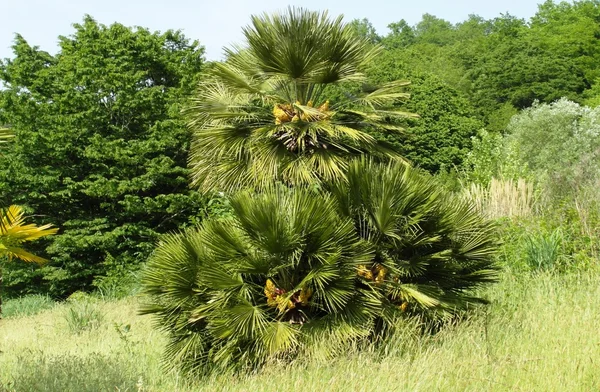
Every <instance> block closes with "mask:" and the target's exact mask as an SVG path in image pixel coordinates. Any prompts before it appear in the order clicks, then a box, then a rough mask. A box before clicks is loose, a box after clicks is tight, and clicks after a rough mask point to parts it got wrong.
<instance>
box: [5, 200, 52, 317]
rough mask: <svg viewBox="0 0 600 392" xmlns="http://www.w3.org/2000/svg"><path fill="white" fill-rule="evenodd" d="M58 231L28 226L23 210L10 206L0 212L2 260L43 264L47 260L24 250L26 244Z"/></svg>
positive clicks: (46, 227) (45, 227)
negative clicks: (18, 260)
mask: <svg viewBox="0 0 600 392" xmlns="http://www.w3.org/2000/svg"><path fill="white" fill-rule="evenodd" d="M57 231H58V229H56V228H52V225H49V224H48V225H43V226H36V225H35V224H26V223H25V216H24V212H23V209H22V208H21V207H19V206H14V205H13V206H10V207H9V208H7V209H4V210H0V259H6V260H8V261H11V260H13V259H20V260H22V261H25V262H32V263H42V262H44V261H45V260H44V259H43V258H41V257H39V256H36V255H34V254H31V253H29V252H27V251H26V250H25V249H23V245H24V244H25V243H26V242H30V241H35V240H37V239H39V238H42V237H45V236H48V235H52V234H56V232H57ZM1 287H2V269H0V288H1ZM1 313H2V298H1V297H0V314H1Z"/></svg>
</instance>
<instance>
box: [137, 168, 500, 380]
mask: <svg viewBox="0 0 600 392" xmlns="http://www.w3.org/2000/svg"><path fill="white" fill-rule="evenodd" d="M332 187H333V192H331V193H327V192H323V193H316V192H313V191H309V190H304V189H288V188H285V187H282V188H269V189H268V190H266V191H265V192H264V193H261V194H258V195H253V194H251V193H247V192H244V193H241V194H238V195H237V196H234V197H233V198H232V201H231V205H232V209H233V217H232V218H228V219H223V220H213V221H210V222H205V223H204V224H203V225H202V226H200V227H199V228H197V229H196V230H191V231H187V232H185V233H182V234H178V235H171V236H168V237H166V238H165V239H164V240H163V241H162V243H161V244H160V245H159V247H158V249H157V250H156V251H155V253H154V255H153V257H152V258H151V259H150V261H149V263H148V266H147V269H146V270H145V271H144V274H143V277H142V287H143V293H144V294H146V296H147V303H146V305H145V306H144V307H143V309H142V311H143V312H144V313H150V314H154V315H155V316H156V320H157V324H158V326H159V327H160V328H162V329H163V330H165V331H167V332H168V334H169V337H170V342H169V344H168V346H167V349H166V352H165V363H166V364H168V365H171V366H178V367H180V368H182V369H183V370H184V371H186V372H190V373H196V374H198V373H202V372H205V371H207V370H208V369H210V366H211V365H216V366H217V367H236V368H238V369H239V368H244V367H250V368H253V367H255V366H258V365H261V364H263V363H265V362H267V361H269V360H273V359H276V358H284V359H285V358H289V357H290V356H292V355H293V354H294V353H295V352H297V350H298V349H300V348H302V347H305V345H306V343H307V342H310V341H315V340H319V339H323V337H324V336H328V335H329V334H330V335H331V336H332V338H333V339H334V340H335V341H337V342H339V341H346V342H348V341H349V340H354V339H360V338H367V337H370V338H378V337H380V336H383V335H380V334H381V332H382V331H385V330H387V328H386V327H388V326H391V325H393V324H394V323H395V321H397V319H398V317H403V316H404V315H406V314H412V313H422V312H427V313H428V314H438V313H446V314H448V313H454V312H456V311H458V310H459V309H464V308H466V307H468V306H469V305H473V304H477V303H481V302H484V300H483V299H481V298H478V297H476V296H475V295H473V293H472V289H474V288H476V287H478V286H479V285H481V284H484V283H487V282H491V281H494V279H495V267H494V265H493V262H492V258H493V252H494V248H495V245H496V243H495V240H494V236H493V225H492V224H491V223H490V222H488V221H487V220H486V219H484V218H482V217H481V215H479V214H478V213H477V212H476V210H475V209H474V207H473V206H472V205H471V204H469V203H467V202H465V201H461V200H459V199H456V198H451V197H450V196H448V195H446V194H444V193H443V192H441V191H439V190H438V189H439V187H437V182H435V181H434V180H433V179H432V178H431V177H425V176H422V175H421V174H419V173H418V172H417V171H416V170H415V169H411V168H407V167H405V166H404V165H401V164H391V165H387V166H386V165H379V164H374V163H368V162H363V163H356V164H351V165H350V168H349V172H348V183H343V184H337V185H333V186H332Z"/></svg>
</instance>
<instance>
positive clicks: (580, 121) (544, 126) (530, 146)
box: [506, 99, 600, 199]
mask: <svg viewBox="0 0 600 392" xmlns="http://www.w3.org/2000/svg"><path fill="white" fill-rule="evenodd" d="M599 124H600V109H598V108H596V109H590V108H588V107H582V106H579V105H578V104H576V103H574V102H570V101H568V100H566V99H561V100H559V101H556V102H554V103H552V104H535V105H534V106H533V107H531V108H529V109H526V110H524V111H522V112H521V113H520V114H518V115H517V116H515V117H513V119H512V120H511V122H510V124H509V127H508V132H509V135H508V136H507V140H506V145H507V146H508V148H509V149H510V150H512V151H514V153H515V159H516V161H517V162H518V164H519V165H520V166H522V167H523V168H524V169H525V171H526V172H529V173H532V174H533V175H534V177H535V178H536V179H537V180H538V181H539V182H540V183H541V184H542V186H543V187H544V188H545V190H546V196H547V197H549V198H552V199H560V198H563V197H567V196H569V197H571V196H573V195H576V194H577V192H578V191H581V190H583V189H585V188H586V187H590V186H592V187H593V186H596V184H597V181H598V180H600V166H598V164H597V162H598V154H599V153H600V125H599Z"/></svg>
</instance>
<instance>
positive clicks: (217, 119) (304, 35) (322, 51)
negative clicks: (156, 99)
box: [186, 8, 415, 191]
mask: <svg viewBox="0 0 600 392" xmlns="http://www.w3.org/2000/svg"><path fill="white" fill-rule="evenodd" d="M243 32H244V36H245V38H246V43H245V45H244V46H241V47H235V48H233V49H228V50H226V54H227V61H225V62H223V63H216V64H214V67H212V69H211V70H210V72H209V75H208V76H207V78H206V79H205V81H203V82H202V83H201V84H200V86H199V89H198V93H197V96H196V97H195V98H194V99H193V100H192V103H191V104H190V106H189V107H188V108H187V110H186V112H187V114H188V118H189V126H190V128H191V129H192V131H193V143H192V148H191V154H190V162H189V164H190V168H191V171H192V181H193V184H194V185H195V186H197V187H199V188H200V189H201V190H204V191H232V190H235V189H239V188H244V187H258V188H261V187H264V186H265V185H266V184H268V183H270V182H272V181H273V180H276V181H282V182H284V183H286V184H290V185H307V184H314V183H319V182H321V181H330V180H336V179H340V178H343V177H344V175H345V172H346V168H347V164H348V160H349V158H352V157H355V156H358V155H361V154H364V153H370V154H374V155H381V156H385V157H395V158H397V159H401V157H400V156H399V155H398V154H396V153H395V152H394V151H392V150H390V149H389V148H386V147H385V146H384V145H382V144H381V143H378V142H377V141H376V139H375V138H374V137H373V136H372V135H371V133H370V132H368V130H371V131H394V132H398V131H402V130H403V128H402V127H401V126H400V125H399V122H400V121H401V120H402V119H404V118H406V117H415V115H413V114H410V113H406V112H402V111H399V110H397V109H394V108H393V106H392V105H393V104H394V103H396V102H397V101H399V100H404V99H407V98H408V94H407V93H406V92H404V88H405V87H406V86H407V85H408V84H409V83H408V82H407V81H396V82H393V83H389V84H386V85H384V86H381V87H380V88H375V87H368V86H365V87H364V88H363V91H362V92H359V93H350V92H345V93H344V94H341V95H342V96H343V98H341V99H338V100H337V101H333V100H332V99H331V97H332V96H333V90H332V86H340V87H341V88H342V89H343V87H344V86H346V85H348V84H349V83H351V84H354V85H358V84H361V83H362V84H364V83H365V82H366V79H365V75H364V74H363V73H362V70H363V69H364V68H365V67H366V66H367V65H368V64H369V63H371V62H372V61H373V60H375V59H376V58H377V55H378V54H379V53H380V52H381V50H382V48H381V47H380V46H378V45H373V44H372V43H371V42H369V41H368V40H366V39H364V38H360V37H358V36H357V35H356V34H355V32H354V30H353V29H352V28H351V26H349V25H346V24H344V23H343V22H342V18H341V17H339V18H337V19H335V20H332V19H329V18H328V15H327V13H326V12H322V13H320V12H311V11H307V10H305V9H301V8H289V9H288V10H287V12H285V13H283V14H275V15H273V16H269V15H267V14H264V15H262V16H253V17H252V24H251V25H250V26H248V27H246V28H244V29H243ZM336 95H340V94H336Z"/></svg>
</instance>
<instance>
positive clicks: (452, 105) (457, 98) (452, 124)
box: [369, 51, 483, 173]
mask: <svg viewBox="0 0 600 392" xmlns="http://www.w3.org/2000/svg"><path fill="white" fill-rule="evenodd" d="M398 52H399V51H389V52H386V53H384V54H383V55H382V56H381V57H380V58H379V59H378V60H377V65H376V66H374V67H372V69H371V70H370V72H369V76H370V78H371V79H372V80H374V81H375V82H376V83H382V82H387V81H389V80H394V79H399V78H404V79H408V80H410V81H411V86H410V93H411V99H410V101H409V102H407V103H406V105H404V107H405V109H406V110H408V111H410V112H413V113H416V114H418V115H419V117H420V118H418V119H413V120H409V124H408V126H407V130H406V131H405V132H403V133H402V134H390V133H388V134H382V133H379V132H374V135H375V136H376V137H377V138H378V139H380V140H383V141H385V142H387V143H389V144H391V145H392V146H393V147H394V149H395V150H397V151H399V153H400V154H402V156H404V157H406V158H407V159H408V160H409V161H411V162H412V163H413V164H414V165H416V166H419V167H421V168H423V169H425V170H428V171H430V172H432V173H436V172H439V171H442V170H444V169H446V170H448V169H452V168H454V167H455V166H460V165H461V164H462V162H463V160H464V159H465V157H466V155H467V153H468V151H469V149H470V148H471V137H473V136H475V135H476V134H477V131H479V130H480V129H481V128H482V127H483V123H482V122H481V121H480V120H479V119H478V118H477V116H476V111H475V109H474V108H473V106H472V105H471V104H470V103H469V101H468V100H467V99H466V98H465V97H464V96H462V94H460V93H459V92H458V91H456V90H455V89H454V88H452V87H450V86H449V85H448V84H446V83H444V82H443V81H442V80H441V79H440V78H439V77H437V76H435V75H432V74H428V73H419V72H414V71H411V70H410V68H408V67H407V65H406V64H404V63H403V62H402V60H401V57H399V56H400V55H399V54H398Z"/></svg>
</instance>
